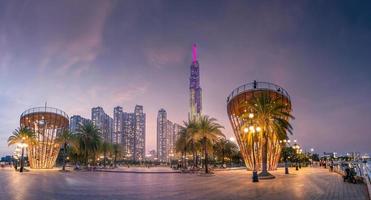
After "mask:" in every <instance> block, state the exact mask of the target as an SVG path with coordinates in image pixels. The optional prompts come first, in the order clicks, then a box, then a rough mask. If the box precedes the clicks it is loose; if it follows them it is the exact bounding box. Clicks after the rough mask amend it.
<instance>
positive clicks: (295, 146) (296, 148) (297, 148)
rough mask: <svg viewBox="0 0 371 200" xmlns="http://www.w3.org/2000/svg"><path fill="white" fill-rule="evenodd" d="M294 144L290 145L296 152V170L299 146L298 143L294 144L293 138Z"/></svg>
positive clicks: (297, 168) (297, 167)
mask: <svg viewBox="0 0 371 200" xmlns="http://www.w3.org/2000/svg"><path fill="white" fill-rule="evenodd" d="M294 142H295V144H294V146H293V147H292V148H293V149H294V150H295V153H296V159H295V160H296V167H295V168H296V171H298V170H299V166H298V162H299V157H298V154H299V149H300V146H299V145H298V144H296V140H294Z"/></svg>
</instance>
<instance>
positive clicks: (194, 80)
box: [189, 44, 202, 120]
mask: <svg viewBox="0 0 371 200" xmlns="http://www.w3.org/2000/svg"><path fill="white" fill-rule="evenodd" d="M189 92H190V113H189V119H191V120H192V119H195V118H197V117H198V116H199V115H201V110H202V89H201V87H200V67H199V64H198V60H197V49H196V44H193V61H192V65H191V76H190V78H189Z"/></svg>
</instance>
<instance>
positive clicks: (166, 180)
mask: <svg viewBox="0 0 371 200" xmlns="http://www.w3.org/2000/svg"><path fill="white" fill-rule="evenodd" d="M290 172H291V174H289V175H285V174H284V172H283V170H282V169H280V170H278V171H275V172H273V174H274V175H275V176H276V179H273V180H261V181H260V182H259V183H252V182H251V172H248V171H245V170H231V171H218V172H216V174H215V175H214V176H211V177H202V176H199V175H196V174H170V173H168V174H156V173H155V174H148V173H147V174H140V173H115V172H69V173H61V172H58V171H56V170H52V171H36V170H33V171H30V172H27V173H23V174H20V173H17V172H15V171H12V170H4V169H3V170H0V183H1V187H0V188H1V189H0V199H17V200H18V199H19V200H43V199H48V200H52V199H63V200H70V199H79V200H84V199H109V200H113V199H130V200H137V199H148V200H149V199H151V200H159V199H164V200H167V199H169V200H170V199H176V200H196V199H213V200H219V199H220V200H229V199H230V200H233V199H244V200H246V199H261V200H263V199H264V200H266V199H285V200H288V199H315V200H321V199H323V200H330V199H339V200H342V199H344V200H367V199H368V195H367V189H366V186H365V185H362V184H350V183H344V182H343V180H342V177H341V176H340V175H338V174H336V173H330V172H329V171H328V170H326V169H321V168H303V169H301V170H299V171H295V170H294V169H290Z"/></svg>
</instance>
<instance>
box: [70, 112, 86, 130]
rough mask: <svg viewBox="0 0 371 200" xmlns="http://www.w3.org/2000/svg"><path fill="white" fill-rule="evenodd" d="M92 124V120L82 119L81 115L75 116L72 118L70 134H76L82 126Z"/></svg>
mask: <svg viewBox="0 0 371 200" xmlns="http://www.w3.org/2000/svg"><path fill="white" fill-rule="evenodd" d="M88 122H91V120H90V119H86V118H83V117H81V116H80V115H73V116H72V117H71V118H70V132H73V133H76V132H77V130H79V128H80V126H81V125H82V124H85V123H88Z"/></svg>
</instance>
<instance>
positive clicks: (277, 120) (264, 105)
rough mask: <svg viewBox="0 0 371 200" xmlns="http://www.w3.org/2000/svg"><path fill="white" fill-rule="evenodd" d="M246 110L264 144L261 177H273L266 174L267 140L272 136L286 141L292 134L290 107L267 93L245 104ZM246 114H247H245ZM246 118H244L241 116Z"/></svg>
mask: <svg viewBox="0 0 371 200" xmlns="http://www.w3.org/2000/svg"><path fill="white" fill-rule="evenodd" d="M247 108H248V109H250V112H251V113H253V115H254V120H255V122H256V123H257V124H258V125H259V126H260V127H261V130H262V133H263V139H264V144H263V147H262V172H261V173H260V174H259V176H261V177H274V176H273V175H271V174H270V173H269V172H268V167H267V166H268V139H269V137H272V135H273V134H276V136H277V137H278V138H279V139H287V132H289V133H290V134H292V126H291V124H290V123H289V121H288V120H289V119H294V117H293V116H292V115H291V114H290V111H291V108H290V105H288V104H286V103H284V102H283V101H282V98H280V97H273V96H271V95H269V93H266V92H263V93H258V94H257V95H256V96H255V97H254V98H252V100H251V101H249V102H248V103H247ZM246 114H248V113H246ZM243 117H245V118H246V116H243Z"/></svg>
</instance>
